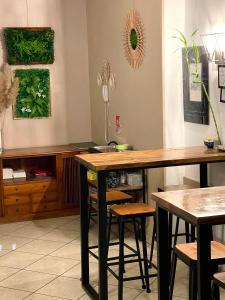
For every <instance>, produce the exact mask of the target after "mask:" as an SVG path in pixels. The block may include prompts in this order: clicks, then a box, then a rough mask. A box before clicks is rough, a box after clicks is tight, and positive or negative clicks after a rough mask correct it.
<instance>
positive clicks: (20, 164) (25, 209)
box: [0, 145, 80, 222]
mask: <svg viewBox="0 0 225 300" xmlns="http://www.w3.org/2000/svg"><path fill="white" fill-rule="evenodd" d="M78 153H80V151H78V150H77V149H76V148H75V147H74V146H70V145H65V146H52V147H35V148H26V149H25V148H24V149H12V150H5V151H3V152H2V154H1V155H0V169H1V170H0V174H1V178H0V187H1V188H0V191H1V199H2V200H1V206H0V214H1V217H2V218H0V222H6V221H15V220H25V219H26V220H27V219H33V218H43V217H52V216H63V215H67V214H73V213H79V168H78V163H77V162H76V161H75V160H74V155H75V154H78ZM34 167H35V168H38V169H42V168H44V169H47V170H48V171H49V172H50V176H48V177H46V178H43V177H42V178H37V177H36V178H35V177H32V176H30V171H31V169H32V168H34ZM2 168H12V169H14V170H16V169H24V170H25V171H26V174H27V178H24V179H6V180H3V178H2Z"/></svg>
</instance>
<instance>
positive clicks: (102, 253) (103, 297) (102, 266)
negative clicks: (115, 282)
mask: <svg viewBox="0 0 225 300" xmlns="http://www.w3.org/2000/svg"><path fill="white" fill-rule="evenodd" d="M107 252H108V249H107V203H106V172H104V171H101V172H98V257H99V299H100V300H107V299H108V278H107Z"/></svg>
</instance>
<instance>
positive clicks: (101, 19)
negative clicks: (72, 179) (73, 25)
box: [87, 0, 163, 185]
mask: <svg viewBox="0 0 225 300" xmlns="http://www.w3.org/2000/svg"><path fill="white" fill-rule="evenodd" d="M134 4H135V7H136V8H137V10H138V11H139V12H140V14H141V16H142V20H143V23H144V28H145V38H146V52H145V58H144V61H143V64H142V66H141V67H140V69H138V70H134V69H132V68H131V67H130V65H129V64H128V62H127V61H126V59H125V56H124V52H123V45H122V33H123V28H124V23H125V17H126V14H127V13H128V12H129V11H130V9H132V8H133V7H134ZM87 20H88V41H89V66H90V95H91V117H92V135H93V139H94V140H95V141H96V142H98V143H101V144H102V143H104V104H103V100H102V97H101V90H100V88H99V87H98V86H97V84H96V76H97V73H98V72H99V70H100V67H101V65H102V62H103V60H104V59H108V60H109V61H110V62H111V64H112V69H113V72H114V73H115V76H116V82H117V87H116V90H115V91H112V92H110V98H111V99H110V122H111V127H110V139H111V140H114V139H115V140H117V141H118V142H122V143H125V142H126V143H129V144H132V145H133V146H134V147H135V148H136V149H147V148H160V147H162V146H163V116H162V115H163V100H162V4H161V1H159V0H153V1H149V0H142V1H135V2H134V1H131V0H123V1H121V0H114V1H105V0H90V1H87ZM117 113H119V114H120V115H121V125H122V132H121V134H120V135H119V136H117V135H116V133H115V115H116V114H117ZM154 173H155V174H158V173H160V172H159V171H154ZM153 177H154V180H153V179H152V180H151V183H152V184H153V185H154V182H155V183H156V185H158V184H159V177H158V176H151V178H153Z"/></svg>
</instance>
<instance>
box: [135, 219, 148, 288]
mask: <svg viewBox="0 0 225 300" xmlns="http://www.w3.org/2000/svg"><path fill="white" fill-rule="evenodd" d="M133 226H134V235H135V242H136V249H137V255H138V263H139V270H140V275H141V281H142V288H143V289H145V288H146V285H145V280H144V274H143V267H142V262H141V254H140V247H139V241H138V229H137V224H136V220H135V218H133Z"/></svg>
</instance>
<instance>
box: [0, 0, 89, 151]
mask: <svg viewBox="0 0 225 300" xmlns="http://www.w3.org/2000/svg"><path fill="white" fill-rule="evenodd" d="M27 2H28V10H27V7H26V0H20V1H18V0H1V1H0V28H2V27H13V26H18V27H20V26H30V27H32V26H50V27H52V28H53V30H55V62H54V64H53V65H47V66H35V67H37V68H38V67H44V68H49V69H50V72H51V107H52V117H50V118H48V119H39V120H38V119H36V120H35V119H31V120H29V119H25V120H13V119H12V110H11V108H10V109H8V111H7V115H6V121H5V138H4V140H5V148H16V147H30V146H41V145H55V144H65V143H68V142H70V141H71V142H72V141H78V142H79V141H82V140H83V139H89V138H90V136H91V130H90V121H89V120H90V99H89V83H88V57H87V33H86V11H85V5H86V2H85V1H83V0H75V1H70V0H66V1H65V0H28V1H27ZM27 13H28V14H27ZM27 16H28V18H27ZM64 20H65V21H64ZM74 40H76V41H77V43H76V42H75V43H74ZM72 44H74V46H73V47H72ZM2 63H3V50H2V48H1V49H0V65H1V64H2ZM28 68H29V66H28ZM31 68H33V67H32V66H31ZM72 86H73V88H72Z"/></svg>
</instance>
